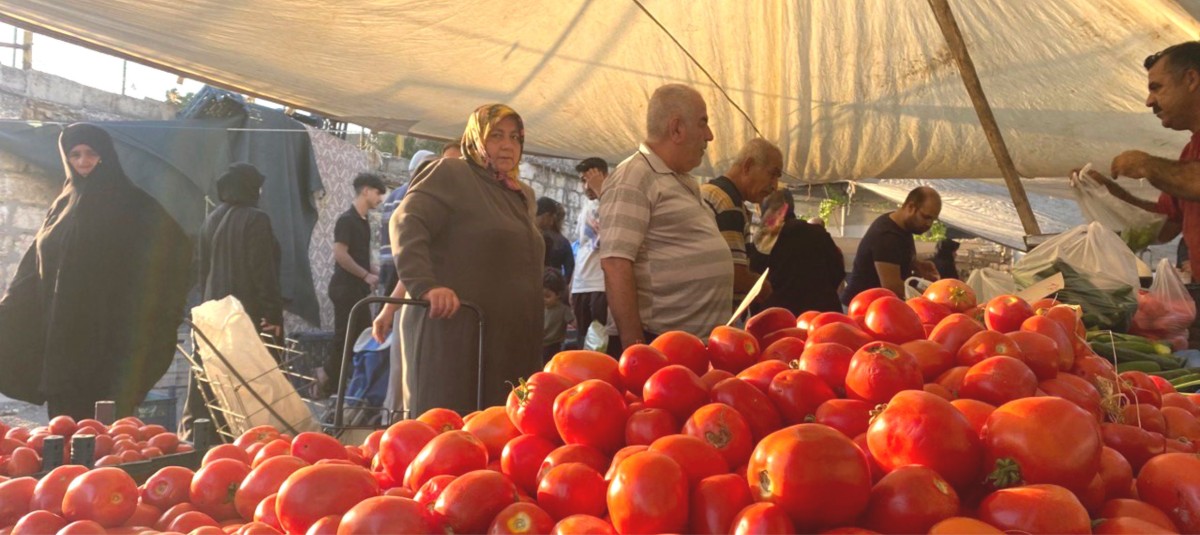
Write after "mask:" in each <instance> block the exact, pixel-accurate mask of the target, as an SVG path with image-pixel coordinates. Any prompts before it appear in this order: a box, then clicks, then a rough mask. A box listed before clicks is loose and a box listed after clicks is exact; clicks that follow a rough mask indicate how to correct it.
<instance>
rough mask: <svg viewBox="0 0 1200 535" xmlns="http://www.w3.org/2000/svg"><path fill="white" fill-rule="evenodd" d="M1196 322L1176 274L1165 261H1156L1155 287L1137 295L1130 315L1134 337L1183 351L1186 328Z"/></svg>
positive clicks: (1186, 333) (1192, 303)
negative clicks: (1139, 336) (1161, 343)
mask: <svg viewBox="0 0 1200 535" xmlns="http://www.w3.org/2000/svg"><path fill="white" fill-rule="evenodd" d="M1195 320H1196V302H1195V301H1193V300H1192V296H1191V294H1189V293H1188V291H1187V286H1185V285H1184V284H1183V279H1180V278H1179V272H1177V271H1175V267H1174V266H1172V265H1171V261H1170V260H1167V259H1166V258H1164V259H1162V260H1159V261H1158V268H1157V269H1156V270H1155V272H1154V283H1153V284H1151V285H1150V289H1149V290H1147V291H1145V292H1140V293H1139V294H1138V311H1137V313H1135V314H1134V315H1133V327H1132V328H1131V329H1130V332H1131V333H1133V334H1137V335H1141V336H1145V337H1148V338H1153V339H1155V340H1163V341H1166V342H1169V343H1170V344H1171V346H1172V347H1174V348H1175V350H1177V351H1178V350H1180V349H1186V348H1187V343H1188V327H1189V326H1191V324H1192V322H1193V321H1195Z"/></svg>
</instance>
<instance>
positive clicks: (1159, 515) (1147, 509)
mask: <svg viewBox="0 0 1200 535" xmlns="http://www.w3.org/2000/svg"><path fill="white" fill-rule="evenodd" d="M1098 516H1099V517H1100V518H1119V517H1131V518H1137V519H1139V520H1142V521H1144V522H1149V523H1150V524H1151V525H1153V526H1156V527H1157V528H1158V529H1160V530H1163V531H1165V532H1170V533H1179V528H1178V527H1176V526H1175V521H1173V520H1171V517H1169V516H1167V514H1166V513H1164V512H1162V510H1161V509H1159V508H1157V507H1155V506H1153V505H1150V504H1148V503H1146V502H1143V501H1141V500H1130V499H1125V498H1114V499H1111V500H1108V501H1106V502H1104V507H1103V508H1101V509H1100V514H1099V515H1098Z"/></svg>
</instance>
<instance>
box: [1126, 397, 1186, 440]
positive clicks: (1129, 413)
mask: <svg viewBox="0 0 1200 535" xmlns="http://www.w3.org/2000/svg"><path fill="white" fill-rule="evenodd" d="M1188 417H1191V415H1190V414H1189V415H1188ZM1120 421H1122V422H1124V423H1126V424H1129V425H1136V426H1138V427H1140V428H1142V429H1145V430H1147V431H1154V432H1155V433H1162V434H1164V435H1167V438H1175V437H1173V436H1171V435H1170V434H1168V433H1167V421H1166V419H1165V418H1163V414H1162V411H1160V410H1158V409H1157V408H1155V407H1154V406H1153V405H1147V404H1145V403H1138V404H1134V405H1126V406H1124V407H1123V408H1122V409H1121V420H1120Z"/></svg>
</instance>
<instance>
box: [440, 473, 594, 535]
mask: <svg viewBox="0 0 1200 535" xmlns="http://www.w3.org/2000/svg"><path fill="white" fill-rule="evenodd" d="M597 477H599V474H597ZM538 488H539V490H540V489H541V487H540V486H539V487H538ZM518 501H520V497H519V496H518V495H517V487H516V486H515V485H513V483H512V482H511V481H509V480H508V478H507V477H505V476H504V474H500V473H498V472H493V471H491V470H476V471H474V472H468V473H466V474H464V475H462V476H460V477H458V478H457V479H455V480H454V481H452V482H451V483H450V484H449V485H447V486H446V490H444V491H442V494H441V495H440V496H438V499H437V502H435V503H434V506H433V511H434V512H435V513H437V514H438V515H440V516H441V517H442V518H444V519H445V521H446V526H447V527H448V528H449V529H452V530H453V533H483V532H484V531H485V530H487V528H488V526H490V525H491V524H492V519H494V518H496V515H498V514H499V513H500V511H503V510H504V508H505V507H508V506H509V505H512V504H514V503H517V502H518Z"/></svg>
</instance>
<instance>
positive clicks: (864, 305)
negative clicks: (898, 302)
mask: <svg viewBox="0 0 1200 535" xmlns="http://www.w3.org/2000/svg"><path fill="white" fill-rule="evenodd" d="M882 297H891V298H892V299H895V298H896V292H893V291H891V290H889V289H887V288H870V289H866V290H863V291H861V292H859V293H858V295H855V296H854V298H853V299H851V300H850V304H849V305H848V306H847V307H846V313H847V314H848V315H849V316H850V317H851V318H864V317H866V315H867V309H868V308H870V306H871V303H874V302H875V301H877V300H879V299H880V298H882Z"/></svg>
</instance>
